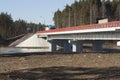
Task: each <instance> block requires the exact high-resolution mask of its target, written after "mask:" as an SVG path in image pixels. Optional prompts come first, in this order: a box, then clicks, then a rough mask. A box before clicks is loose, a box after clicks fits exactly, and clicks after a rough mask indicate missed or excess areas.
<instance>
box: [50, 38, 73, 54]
mask: <svg viewBox="0 0 120 80" xmlns="http://www.w3.org/2000/svg"><path fill="white" fill-rule="evenodd" d="M49 42H50V43H51V47H50V49H51V52H57V51H58V50H57V46H59V47H62V50H61V51H62V52H72V49H71V47H72V45H71V44H70V43H69V42H68V40H50V41H49Z"/></svg>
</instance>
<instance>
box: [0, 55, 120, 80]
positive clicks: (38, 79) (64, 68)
mask: <svg viewBox="0 0 120 80" xmlns="http://www.w3.org/2000/svg"><path fill="white" fill-rule="evenodd" d="M0 80H120V53H68V54H58V53H56V54H55V53H37V54H34V55H33V54H29V55H25V54H24V55H1V57H0Z"/></svg>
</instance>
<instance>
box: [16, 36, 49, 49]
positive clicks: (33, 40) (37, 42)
mask: <svg viewBox="0 0 120 80" xmlns="http://www.w3.org/2000/svg"><path fill="white" fill-rule="evenodd" d="M50 46H51V44H50V43H49V42H48V41H46V40H45V39H43V38H38V36H37V35H36V34H34V35H33V36H31V37H30V38H28V39H26V40H25V41H23V42H21V43H19V44H18V45H16V46H15V47H43V48H49V47H50Z"/></svg>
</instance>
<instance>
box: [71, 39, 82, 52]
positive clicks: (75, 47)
mask: <svg viewBox="0 0 120 80" xmlns="http://www.w3.org/2000/svg"><path fill="white" fill-rule="evenodd" d="M70 43H71V44H72V51H73V52H82V50H83V43H82V42H80V41H78V40H76V41H70Z"/></svg>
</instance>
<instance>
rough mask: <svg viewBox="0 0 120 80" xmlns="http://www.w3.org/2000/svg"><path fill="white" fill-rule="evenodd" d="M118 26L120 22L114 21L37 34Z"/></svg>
mask: <svg viewBox="0 0 120 80" xmlns="http://www.w3.org/2000/svg"><path fill="white" fill-rule="evenodd" d="M118 26H120V21H113V22H108V23H102V24H90V25H81V26H73V27H67V28H57V29H52V30H44V31H38V32H37V33H51V32H63V31H73V30H85V29H95V28H110V27H118Z"/></svg>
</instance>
